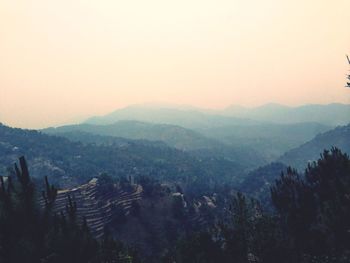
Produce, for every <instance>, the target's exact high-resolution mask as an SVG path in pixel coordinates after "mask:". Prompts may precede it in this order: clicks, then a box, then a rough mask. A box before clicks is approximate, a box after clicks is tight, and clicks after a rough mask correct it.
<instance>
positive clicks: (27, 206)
mask: <svg viewBox="0 0 350 263" xmlns="http://www.w3.org/2000/svg"><path fill="white" fill-rule="evenodd" d="M276 166H277V167H278V165H277V164H276ZM10 172H11V173H10V175H9V176H8V177H0V182H1V185H0V260H1V262H33V263H34V262H139V261H140V262H179V263H187V262H191V263H192V262H200V263H211V262H239V263H240V262H242V263H243V262H247V263H248V262H282V263H284V262H285V263H295V262H302V263H309V262H310V263H311V262H325V263H326V262H327V263H328V262H340V263H343V262H344V263H345V262H349V259H350V245H349V244H350V231H349V230H350V198H349V196H350V159H349V156H348V155H347V154H344V153H342V152H341V151H340V150H339V149H337V148H332V149H331V151H324V152H323V154H322V155H321V158H320V159H319V160H318V161H317V162H314V163H312V164H309V166H308V167H307V169H306V171H305V174H304V175H302V174H299V173H298V172H297V171H296V170H294V169H292V168H288V169H287V170H286V171H285V172H283V173H282V174H281V176H280V178H279V179H278V180H276V182H275V183H274V184H273V185H272V187H271V200H272V204H273V205H274V208H275V210H274V212H265V211H264V210H263V208H262V207H261V205H260V203H259V202H258V201H257V200H255V199H248V198H247V197H246V196H245V195H243V194H241V193H236V194H234V195H233V197H232V198H231V202H229V203H228V204H227V205H226V206H224V208H223V210H222V212H224V211H226V212H224V213H220V212H216V214H215V216H214V218H216V220H215V221H212V222H213V224H211V226H210V227H209V228H208V225H206V227H199V228H197V229H195V228H193V227H191V228H188V227H189V226H190V225H189V221H188V219H189V217H190V216H191V213H192V212H191V211H190V210H191V208H190V207H187V208H186V206H184V204H183V202H184V200H185V199H183V198H185V196H183V195H182V194H181V191H182V189H181V188H180V187H179V186H178V187H177V188H176V191H177V192H176V193H177V194H176V195H173V197H172V198H171V199H169V198H168V197H167V196H169V197H171V196H172V195H169V193H170V192H169V191H170V190H169V191H168V190H166V188H164V187H163V186H162V185H161V184H158V183H157V182H155V181H150V180H149V179H147V177H146V178H144V177H140V178H139V179H138V181H139V182H140V183H141V184H142V185H143V188H144V189H145V193H144V194H145V197H147V198H148V199H147V198H146V199H144V201H142V202H143V203H142V202H141V203H134V204H132V206H131V210H130V211H131V213H130V216H129V217H127V218H125V219H124V223H123V222H122V221H120V220H121V219H120V218H119V221H118V223H117V224H116V225H115V226H114V228H111V229H112V230H113V229H114V230H113V231H112V233H113V234H116V235H117V236H120V237H122V238H123V239H125V238H126V236H125V235H126V234H127V232H128V231H131V233H134V232H133V231H132V229H134V230H136V231H140V227H141V226H147V228H149V229H152V228H153V226H152V225H154V226H157V227H156V228H153V231H155V232H152V233H153V234H151V235H150V236H149V237H148V238H150V239H149V241H148V242H150V244H152V245H151V246H152V249H156V248H158V249H159V253H155V254H154V253H153V257H152V258H148V259H147V258H145V257H143V256H142V255H145V254H144V253H141V259H137V255H136V252H135V251H134V250H131V249H128V248H127V247H126V246H125V245H123V244H122V243H120V242H117V241H114V240H113V239H111V238H108V237H104V238H102V239H101V240H99V241H98V240H96V239H94V237H93V236H92V235H91V234H90V231H89V228H88V225H87V224H86V220H82V221H79V220H77V217H76V211H77V210H76V207H77V206H76V203H75V202H74V200H73V199H71V198H68V202H67V205H66V209H65V211H64V212H62V213H60V214H55V213H53V210H52V207H53V204H54V202H55V198H56V196H57V190H56V188H55V187H53V186H51V185H49V183H48V181H47V180H46V186H45V190H44V191H43V193H42V196H43V198H44V200H45V205H44V206H42V207H40V206H39V205H38V202H37V200H38V192H37V190H36V189H37V188H36V187H35V184H34V183H33V182H32V181H31V178H30V177H29V174H28V168H27V166H26V162H25V160H24V158H20V168H18V167H17V165H16V166H15V169H13V170H12V171H10ZM100 180H101V184H100V186H99V187H101V189H102V188H103V189H104V190H103V192H105V193H108V191H109V190H108V189H109V188H110V187H112V185H113V179H112V178H110V177H108V176H106V175H101V177H100ZM101 189H100V190H101ZM164 191H166V192H164ZM167 191H168V192H167ZM179 191H180V192H179ZM164 198H165V199H164ZM159 200H163V201H159ZM165 200H169V201H170V203H169V204H171V205H166V203H167V202H168V201H165ZM171 200H172V201H171ZM160 204H162V205H160ZM188 204H189V205H190V204H191V203H190V202H188ZM161 206H163V208H161ZM152 207H153V208H152ZM164 207H167V208H166V209H169V208H171V210H170V212H171V211H173V212H172V213H173V214H172V216H171V217H169V215H170V214H171V213H170V214H168V215H167V214H164V211H165V210H164ZM157 214H158V215H157ZM164 216H165V217H164ZM157 218H158V219H157ZM159 218H163V219H162V220H163V221H159ZM155 219H156V220H155ZM125 220H126V221H125ZM174 220H175V221H174ZM126 222H127V224H126ZM176 222H177V223H176ZM120 224H121V225H120ZM118 225H120V226H121V228H119V230H118ZM161 225H163V226H161ZM184 228H188V229H187V230H186V229H184ZM124 229H125V231H124ZM127 229H129V230H127ZM180 229H182V230H181V231H179V230H180ZM120 230H123V231H122V232H121V231H120ZM180 233H181V235H180ZM139 234H141V233H139ZM132 235H133V236H135V235H136V233H134V234H132ZM162 236H168V239H164V240H169V241H166V242H165V241H164V242H162V243H159V242H160V241H161V240H163V238H164V237H162ZM140 237H141V236H140ZM146 240H147V238H146ZM170 241H171V242H170ZM148 242H145V243H144V244H147V243H148ZM169 242H170V243H169ZM155 255H157V258H154V256H155Z"/></svg>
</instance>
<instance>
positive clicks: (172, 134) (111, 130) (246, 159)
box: [42, 121, 266, 166]
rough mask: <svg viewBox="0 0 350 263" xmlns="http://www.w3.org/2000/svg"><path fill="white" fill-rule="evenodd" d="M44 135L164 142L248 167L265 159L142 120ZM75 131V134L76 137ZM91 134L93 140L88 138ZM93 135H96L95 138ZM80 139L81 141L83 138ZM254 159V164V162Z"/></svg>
mask: <svg viewBox="0 0 350 263" xmlns="http://www.w3.org/2000/svg"><path fill="white" fill-rule="evenodd" d="M42 131H43V132H44V133H47V134H52V135H58V136H64V137H66V138H69V139H73V140H74V141H81V142H84V141H85V142H86V140H89V141H90V142H95V143H98V142H101V141H105V142H106V141H108V138H106V137H104V136H113V137H115V138H116V139H118V140H121V139H122V138H126V139H132V140H148V141H150V142H154V143H156V142H163V143H165V144H167V145H168V146H170V147H174V148H176V149H179V150H183V151H187V152H189V153H191V154H192V155H195V156H197V157H200V158H212V157H214V158H224V159H227V160H230V161H233V162H238V163H241V164H243V165H244V166H249V164H250V165H253V164H254V165H255V166H259V165H263V164H265V163H266V160H265V159H264V157H263V156H262V155H260V154H257V153H256V151H254V150H253V149H252V148H250V147H243V146H239V145H238V146H237V145H236V146H235V147H233V146H230V145H227V144H224V143H223V142H220V141H218V140H216V139H213V138H207V137H205V136H203V135H202V134H200V133H198V132H196V131H193V130H190V129H186V128H183V127H180V126H176V125H169V124H154V123H146V122H139V121H118V122H116V123H114V124H110V125H93V124H79V125H68V126H62V127H57V128H48V129H44V130H42ZM73 132H74V134H73ZM88 134H90V138H89V139H88V138H87V137H88V136H89V135H88ZM92 135H95V136H94V137H92ZM96 136H102V137H104V138H102V137H96ZM79 137H80V138H79ZM253 160H254V161H253Z"/></svg>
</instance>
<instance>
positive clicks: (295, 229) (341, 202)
mask: <svg viewBox="0 0 350 263" xmlns="http://www.w3.org/2000/svg"><path fill="white" fill-rule="evenodd" d="M349 196H350V160H349V156H348V155H346V154H343V153H342V152H341V151H340V150H339V149H337V148H333V149H332V150H331V151H325V152H324V153H323V154H322V156H321V158H320V159H319V160H318V161H317V162H314V163H312V164H310V165H309V166H308V168H307V169H306V172H305V176H302V175H300V174H298V173H297V172H296V170H293V169H292V168H288V170H287V172H286V173H282V175H281V177H280V179H278V180H277V181H276V183H275V184H274V185H273V187H272V188H271V198H272V202H273V204H274V206H275V208H276V211H277V213H276V214H272V215H269V214H266V213H264V212H263V211H262V210H261V207H260V205H259V203H257V201H254V200H247V198H246V197H245V196H244V195H242V194H240V193H238V194H237V195H236V196H235V197H234V198H233V200H232V204H231V207H230V214H231V217H230V219H229V220H227V221H226V222H223V223H221V224H218V225H217V227H216V228H214V229H213V230H212V231H211V232H204V233H199V234H197V235H194V236H193V237H192V238H191V239H187V240H184V241H183V242H182V243H180V244H179V246H178V253H177V254H176V255H175V258H176V260H177V261H176V262H208V263H209V262H286V263H287V262H288V263H289V262H291V263H294V262H349V260H350V198H349Z"/></svg>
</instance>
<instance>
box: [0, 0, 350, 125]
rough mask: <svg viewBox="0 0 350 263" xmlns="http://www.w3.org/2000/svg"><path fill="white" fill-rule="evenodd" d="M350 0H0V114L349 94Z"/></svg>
mask: <svg viewBox="0 0 350 263" xmlns="http://www.w3.org/2000/svg"><path fill="white" fill-rule="evenodd" d="M349 21H350V1H349V0H334V1H329V0H264V1H263V0H198V1H197V0H176V1H168V0H147V1H145V0H128V1H124V0H123V1H121V0H74V1H72V0H59V1H58V0H52V1H47V0H30V1H28V0H0V122H2V123H5V124H7V125H10V126H15V127H25V128H42V127H47V126H52V125H59V124H63V123H70V122H77V121H79V120H83V119H84V118H87V117H89V116H93V115H101V114H107V113H109V112H111V111H113V110H115V109H117V108H121V107H125V106H127V105H130V104H140V103H149V102H162V103H171V104H188V105H193V106H196V107H203V108H224V107H226V106H229V105H231V104H237V105H243V106H248V107H254V106H258V105H262V104H265V103H270V102H275V103H281V104H285V105H291V106H296V105H302V104H306V103H320V104H326V103H332V102H341V103H350V90H349V89H347V88H345V87H344V86H345V80H346V74H347V73H348V72H349V69H350V67H349V66H348V64H347V61H346V56H345V55H346V54H350V31H349Z"/></svg>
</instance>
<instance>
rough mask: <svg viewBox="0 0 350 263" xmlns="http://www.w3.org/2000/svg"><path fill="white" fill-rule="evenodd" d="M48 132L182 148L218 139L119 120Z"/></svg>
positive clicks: (173, 127)
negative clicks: (157, 143) (160, 143)
mask: <svg viewBox="0 0 350 263" xmlns="http://www.w3.org/2000/svg"><path fill="white" fill-rule="evenodd" d="M42 131H43V132H44V133H47V134H56V135H59V134H61V133H65V132H72V131H82V132H88V133H92V134H95V135H102V136H114V137H122V138H127V139H132V140H140V139H144V140H149V141H162V142H165V143H167V144H168V145H169V146H171V147H175V148H178V149H181V150H193V149H200V148H210V147H213V146H214V145H216V143H217V142H216V141H214V140H213V139H209V138H206V137H204V136H203V135H201V134H199V133H198V132H195V131H193V130H189V129H186V128H183V127H180V126H177V125H170V124H155V123H146V122H140V121H129V120H125V121H117V122H115V123H113V124H108V125H92V124H87V123H83V124H77V125H67V126H61V127H57V128H47V129H44V130H42Z"/></svg>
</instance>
